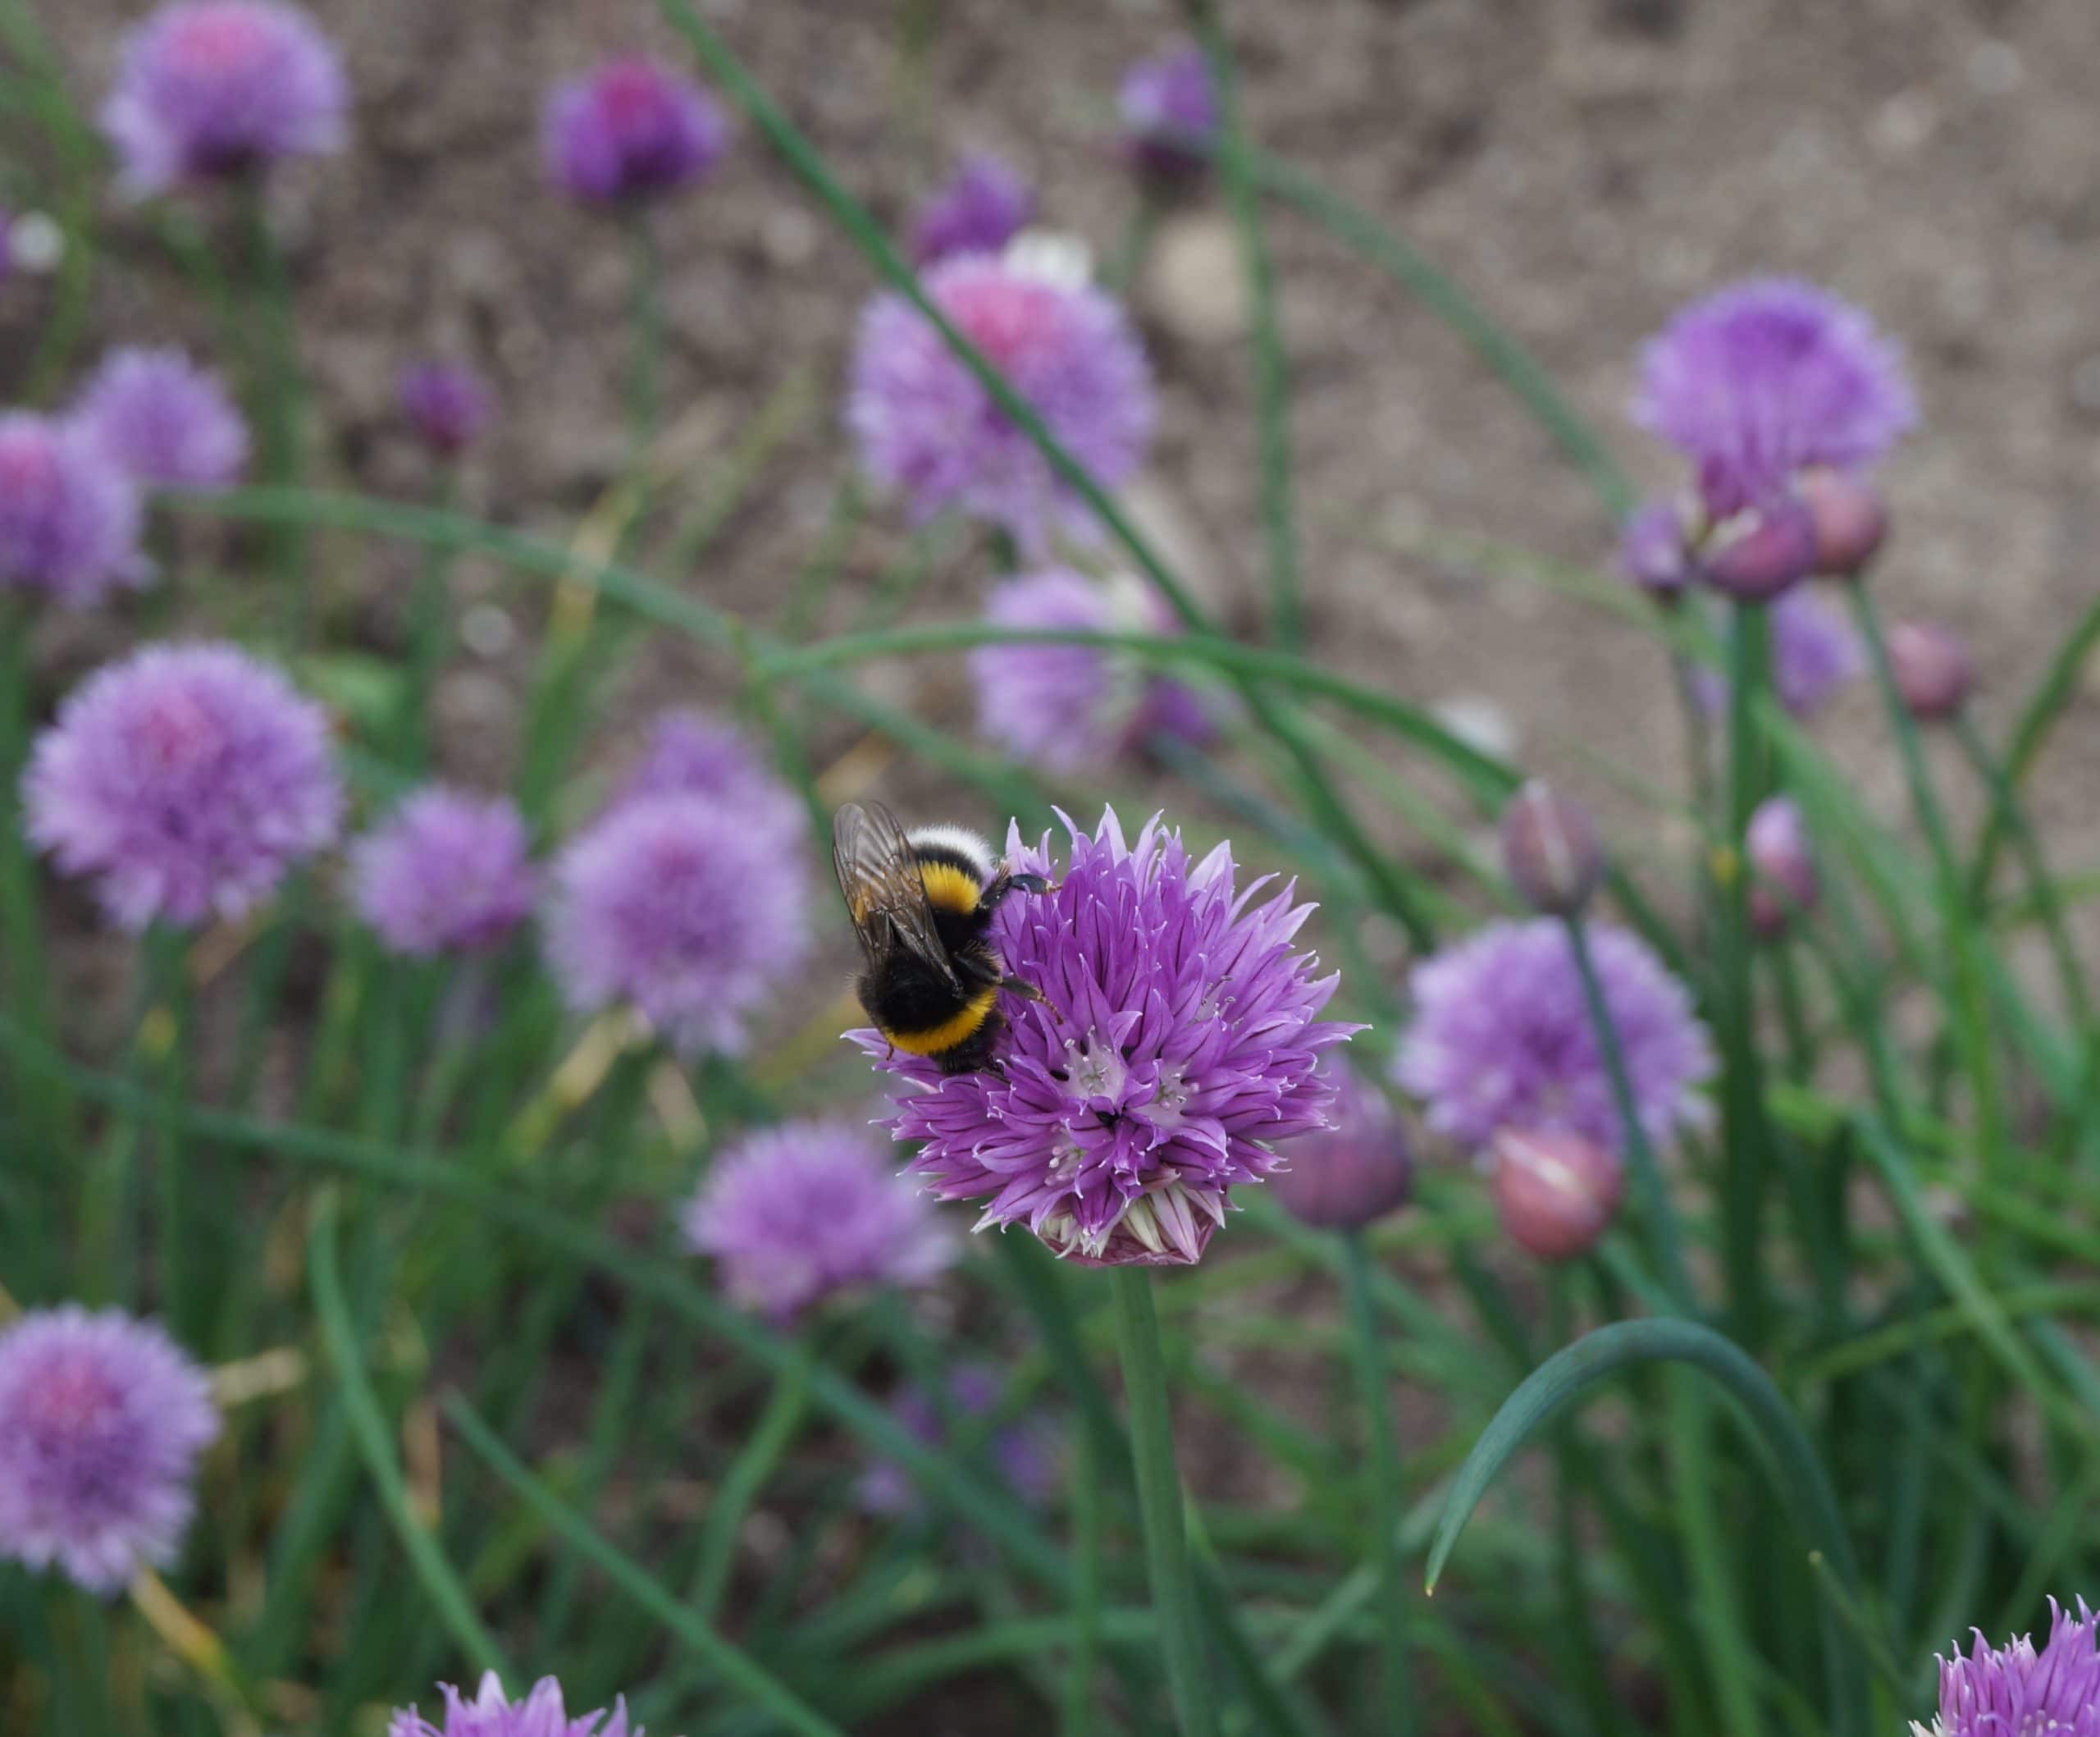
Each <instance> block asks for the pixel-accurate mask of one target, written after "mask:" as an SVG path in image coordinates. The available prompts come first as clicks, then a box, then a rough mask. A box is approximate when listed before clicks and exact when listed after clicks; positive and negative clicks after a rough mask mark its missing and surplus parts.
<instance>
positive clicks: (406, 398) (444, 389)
mask: <svg viewBox="0 0 2100 1737" xmlns="http://www.w3.org/2000/svg"><path fill="white" fill-rule="evenodd" d="M399 393H400V400H401V413H402V414H403V415H404V416H406V417H407V418H409V427H412V428H413V429H414V430H415V431H416V437H417V438H418V440H420V441H422V443H423V445H424V446H427V447H429V448H430V450H431V451H432V452H434V453H436V455H438V457H440V458H441V459H454V458H457V457H459V455H460V454H461V453H463V452H464V451H465V450H467V449H468V447H469V446H473V444H474V442H475V441H477V439H479V438H480V437H481V432H482V429H484V428H485V427H487V426H488V420H489V408H490V407H489V389H488V384H487V382H486V381H484V380H483V379H482V377H481V376H480V375H479V374H477V373H475V372H474V371H473V369H472V368H463V367H461V366H460V365H459V363H456V362H418V363H415V364H414V365H413V367H410V368H404V369H403V370H402V373H401V382H400V387H399Z"/></svg>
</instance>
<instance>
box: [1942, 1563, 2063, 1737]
mask: <svg viewBox="0 0 2100 1737" xmlns="http://www.w3.org/2000/svg"><path fill="white" fill-rule="evenodd" d="M2096 1626H2100V1625H2096V1623H2095V1620H2094V1617H2093V1612H2092V1611H2090V1610H2089V1609H2087V1608H2086V1603H2085V1601H2084V1599H2083V1598H2081V1599H2079V1601H2078V1615H2077V1616H2072V1615H2071V1614H2070V1612H2069V1611H2066V1610H2065V1609H2064V1608H2063V1607H2062V1606H2061V1605H2060V1604H2058V1603H2057V1601H2056V1600H2055V1599H2053V1598H2052V1599H2051V1600H2050V1601H2049V1638H2048V1641H2047V1642H2046V1643H2044V1644H2043V1647H2042V1648H2041V1650H2040V1651H2039V1652H2037V1651H2036V1650H2035V1647H2034V1639H2033V1638H2032V1637H2031V1636H2029V1635H2025V1634H2021V1635H2017V1636H2016V1637H2015V1638H2014V1639H2011V1640H2010V1641H2008V1642H2006V1644H2005V1645H2004V1646H2002V1647H1990V1646H1987V1645H1986V1644H1985V1643H1984V1637H1983V1635H1982V1634H1981V1633H1980V1632H1979V1631H1975V1630H1971V1632H1972V1633H1973V1634H1975V1642H1974V1646H1973V1647H1972V1648H1971V1649H1970V1652H1969V1654H1968V1656H1967V1657H1963V1656H1962V1654H1961V1652H1960V1650H1959V1649H1958V1648H1957V1649H1956V1652H1955V1654H1954V1657H1952V1658H1943V1659H1942V1660H1941V1661H1940V1662H1939V1712H1938V1716H1936V1717H1935V1718H1934V1719H1933V1724H1932V1730H1930V1731H1929V1732H1928V1731H1927V1730H1926V1729H1925V1727H1924V1726H1922V1725H1915V1724H1914V1725H1913V1726H1911V1730H1912V1731H1913V1732H1914V1733H1915V1737H2043V1734H2044V1733H2047V1734H2048V1737H2100V1651H2096V1648H2095V1645H2094V1639H2095V1629H2096Z"/></svg>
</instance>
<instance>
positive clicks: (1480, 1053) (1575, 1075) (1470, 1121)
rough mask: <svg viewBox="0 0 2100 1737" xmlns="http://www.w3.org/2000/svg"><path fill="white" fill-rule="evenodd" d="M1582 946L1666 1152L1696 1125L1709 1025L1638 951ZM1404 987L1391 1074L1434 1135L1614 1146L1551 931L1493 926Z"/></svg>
mask: <svg viewBox="0 0 2100 1737" xmlns="http://www.w3.org/2000/svg"><path fill="white" fill-rule="evenodd" d="M1589 938H1590V946H1591V953H1592V955H1593V957H1594V958H1595V959H1596V967H1597V975H1598V976H1599V978H1600V980H1602V984H1603V988H1604V995H1605V1005H1606V1006H1607V1007H1608V1008H1609V1009H1610V1011H1611V1016H1612V1021H1613V1024H1614V1027H1615V1028H1616V1030H1617V1032H1618V1041H1619V1046H1620V1048H1621V1049H1622V1050H1623V1052H1624V1054H1625V1057H1626V1068H1627V1072H1628V1074H1629V1075H1630V1076H1632V1086H1633V1097H1634V1101H1635V1104H1637V1107H1638V1108H1639V1112H1640V1116H1641V1127H1643V1129H1645V1130H1646V1133H1647V1136H1648V1137H1649V1139H1650V1140H1653V1141H1654V1142H1655V1144H1656V1145H1664V1144H1665V1143H1667V1142H1668V1141H1669V1139H1670V1136H1672V1135H1673V1133H1674V1132H1675V1131H1677V1130H1678V1128H1679V1127H1683V1126H1686V1125H1687V1124H1691V1123H1696V1122H1701V1121H1702V1120H1704V1119H1705V1105H1704V1104H1702V1103H1701V1099H1700V1098H1699V1096H1698V1095H1697V1092H1696V1087H1697V1086H1698V1085H1699V1084H1700V1082H1701V1081H1703V1080H1705V1079H1706V1078H1707V1077H1708V1076H1710V1074H1711V1073H1712V1072H1713V1071H1714V1053H1713V1050H1712V1048H1711V1047H1710V1044H1708V1042H1707V1038H1706V1031H1705V1027H1704V1026H1701V1024H1700V1023H1699V1022H1698V1020H1697V1019H1696V1018H1695V1017H1693V1015H1692V1011H1691V997H1690V996H1689V995H1688V994H1686V992H1685V989H1684V985H1682V984H1681V983H1679V982H1678V980H1677V979H1676V978H1674V977H1673V976H1670V974H1669V972H1668V971H1666V970H1664V967H1663V965H1662V962H1660V961H1659V959H1657V958H1655V955H1654V954H1653V953H1650V951H1649V950H1648V948H1647V947H1646V944H1644V943H1642V942H1641V940H1639V939H1637V938H1636V937H1635V936H1633V935H1630V934H1628V932H1627V931H1626V930H1623V929H1618V928H1614V927H1613V926H1610V925H1609V924H1605V923H1593V924H1591V926H1590V937H1589ZM1408 989H1409V990H1410V991H1411V993H1412V994H1413V998H1414V1003H1415V1012H1414V1018H1413V1022H1412V1023H1410V1024H1409V1026H1408V1029H1407V1033H1406V1035H1404V1037H1403V1038H1402V1039H1401V1041H1400V1048H1399V1054H1398V1056H1397V1057H1396V1058H1395V1061H1394V1064H1393V1077H1394V1078H1395V1080H1396V1081H1399V1084H1400V1085H1401V1086H1403V1087H1404V1088H1405V1089H1406V1090H1408V1091H1410V1092H1413V1094H1414V1095H1416V1096H1417V1097H1418V1098H1421V1099H1424V1100H1425V1101H1426V1102H1427V1105H1428V1108H1429V1125H1430V1127H1432V1128H1434V1129H1435V1130H1436V1131H1437V1132H1438V1133H1440V1134H1443V1135H1445V1136H1449V1138H1451V1139H1453V1140H1457V1141H1458V1142H1459V1144H1460V1145H1463V1146H1466V1147H1467V1148H1468V1149H1470V1150H1474V1151H1479V1150H1483V1149H1485V1148H1486V1146H1487V1145H1488V1144H1489V1142H1490V1141H1491V1140H1493V1139H1494V1138H1495V1134H1496V1133H1497V1131H1499V1130H1500V1129H1503V1128H1505V1127H1516V1128H1525V1129H1530V1130H1536V1131H1556V1130H1562V1129H1566V1130H1570V1131H1573V1132H1576V1133H1578V1134H1584V1135H1586V1136H1588V1137H1589V1138H1591V1140H1596V1142H1597V1143H1598V1144H1599V1145H1605V1146H1609V1147H1610V1148H1612V1149H1613V1150H1618V1147H1619V1143H1620V1138H1619V1136H1620V1127H1619V1121H1618V1111H1617V1110H1616V1109H1615V1108H1614V1107H1613V1104H1612V1092H1611V1082H1610V1080H1609V1076H1607V1074H1606V1072H1605V1065H1604V1061H1603V1058H1602V1057H1601V1056H1600V1054H1599V1053H1598V1049H1597V1040H1596V1032H1595V1030H1594V1028H1593V1027H1592V1026H1591V1022H1590V1010H1589V1008H1588V1006H1587V1004H1586V1003H1585V1001H1584V999H1583V995H1582V977H1581V976H1580V975H1579V973H1578V972H1577V970H1576V967H1575V957H1574V953H1573V951H1572V949H1571V948H1570V947H1569V945H1568V934H1567V931H1566V930H1564V928H1563V927H1562V926H1561V925H1560V923H1559V921H1556V920H1555V919H1554V918H1551V917H1539V918H1536V919H1534V920H1532V921H1529V922H1521V923H1516V922H1495V923H1490V924H1488V925H1487V926H1486V927H1485V928H1483V929H1481V930H1479V931H1478V932H1477V933H1476V934H1474V935H1471V936H1469V937H1468V939H1465V940H1463V941H1461V942H1459V944H1457V945H1455V946H1453V947H1449V948H1445V950H1444V951H1443V952H1441V953H1438V954H1436V956H1435V957H1434V958H1430V959H1427V960H1425V961H1424V962H1422V963H1421V964H1419V965H1418V966H1416V967H1415V968H1414V971H1413V974H1412V975H1411V976H1410V977H1409V979H1408Z"/></svg>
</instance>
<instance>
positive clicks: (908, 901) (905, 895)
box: [831, 802, 962, 992]
mask: <svg viewBox="0 0 2100 1737" xmlns="http://www.w3.org/2000/svg"><path fill="white" fill-rule="evenodd" d="M831 866H832V867H833V870H834V871H837V873H838V890H839V891H840V892H841V893H842V894H845V895H846V908H847V911H848V912H850V913H851V916H852V918H853V928H854V931H855V933H856V934H857V935H859V936H860V938H861V949H862V951H864V952H865V953H866V954H867V956H868V962H869V963H870V964H871V965H880V964H882V963H883V962H884V961H886V960H888V959H889V958H892V957H893V955H894V954H895V953H897V950H898V949H899V948H902V949H903V950H904V951H905V952H906V953H910V954H911V956H912V957H913V958H915V959H918V960H919V961H920V962H922V963H924V964H925V965H928V966H930V967H932V968H933V969H934V971H938V973H939V974H940V976H941V977H942V979H943V981H945V982H947V984H948V985H950V986H951V987H952V988H953V989H955V990H956V991H958V992H960V991H961V988H962V980H961V978H960V977H958V976H956V970H955V965H954V963H953V962H952V961H951V960H950V959H949V958H948V950H947V948H946V947H945V946H944V945H943V944H942V941H941V937H940V933H939V931H938V930H936V929H935V928H934V910H933V907H932V906H931V905H929V903H927V902H926V883H925V882H924V880H922V879H921V878H920V874H919V862H918V858H917V857H915V855H914V854H913V853H912V849H911V842H910V840H908V839H906V837H905V835H904V829H903V828H902V826H900V825H898V824H897V816H895V815H893V814H892V813H891V812H890V811H889V810H888V809H887V808H885V807H883V805H882V804H881V803H880V802H870V804H869V805H868V806H867V807H865V808H864V807H861V805H860V804H859V803H858V802H848V803H847V804H846V805H845V806H844V807H842V808H841V809H840V810H839V811H838V813H837V814H835V815H834V816H832V821H831Z"/></svg>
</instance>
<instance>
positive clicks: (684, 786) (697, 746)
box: [608, 708, 810, 853]
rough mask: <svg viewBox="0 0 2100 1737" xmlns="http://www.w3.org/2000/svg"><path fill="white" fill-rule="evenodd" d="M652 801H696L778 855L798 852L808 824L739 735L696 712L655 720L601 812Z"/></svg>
mask: <svg viewBox="0 0 2100 1737" xmlns="http://www.w3.org/2000/svg"><path fill="white" fill-rule="evenodd" d="M654 796H704V797H705V798H707V799H708V800H709V802H712V803H714V805H715V806H716V807H718V808H719V810H720V811H722V812H723V813H724V814H730V815H734V816H737V817H738V819H739V820H740V821H742V824H743V825H745V826H746V828H748V829H750V830H752V831H754V832H756V833H760V834H763V835H764V836H765V837H766V838H768V839H773V840H774V841H775V842H776V843H778V846H779V848H781V849H782V850H783V851H787V852H792V853H801V851H802V850H804V849H805V848H806V845H805V843H803V834H805V833H806V831H807V830H808V829H809V825H810V819H809V814H808V811H806V809H805V808H804V807H803V806H802V802H801V798H799V797H797V795H796V794H795V793H794V792H793V791H792V790H791V789H788V786H787V785H786V784H784V783H783V782H782V781H781V779H779V778H778V777H777V776H776V775H774V771H773V769H772V768H771V767H770V766H768V765H767V764H766V762H765V759H764V758H763V757H761V756H760V753H759V752H758V751H757V750H756V748H755V747H752V745H751V738H749V737H748V736H746V734H744V732H743V731H742V730H741V729H737V726H736V725H733V724H728V723H724V721H723V720H721V719H719V718H714V717H710V716H709V715H707V714H706V713H705V712H704V711H693V710H691V709H688V708H678V709H674V710H673V711H664V712H660V713H658V714H657V715H656V717H655V720H654V721H653V722H652V723H651V725H650V726H649V736H648V740H647V743H646V745H645V747H643V749H642V753H641V760H640V761H639V762H637V765H636V766H635V768H634V770H632V771H631V772H629V773H628V775H627V778H626V779H625V781H624V782H623V783H622V784H621V785H620V787H619V791H618V792H617V793H616V794H615V795H614V798H613V800H612V802H611V803H610V804H609V805H608V808H609V809H610V808H614V807H620V806H622V805H623V804H624V803H628V802H640V801H643V800H645V799H646V798H650V797H654Z"/></svg>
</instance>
